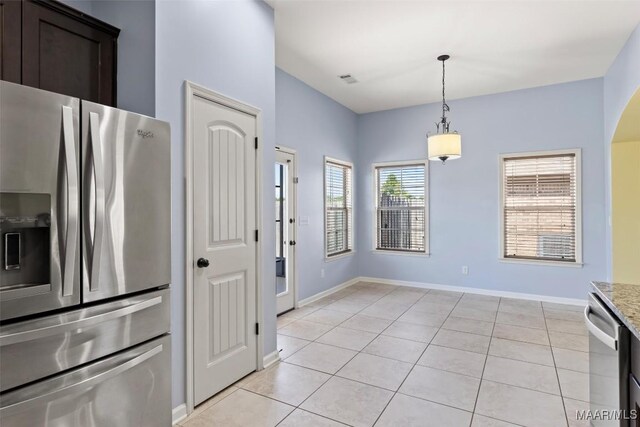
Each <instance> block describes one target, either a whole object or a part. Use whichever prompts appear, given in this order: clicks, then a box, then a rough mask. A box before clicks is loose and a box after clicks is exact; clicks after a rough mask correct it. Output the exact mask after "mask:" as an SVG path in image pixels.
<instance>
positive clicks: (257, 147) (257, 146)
mask: <svg viewBox="0 0 640 427" xmlns="http://www.w3.org/2000/svg"><path fill="white" fill-rule="evenodd" d="M257 149H258V137H257V136H256V150H257Z"/></svg>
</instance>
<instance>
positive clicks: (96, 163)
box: [89, 112, 105, 291]
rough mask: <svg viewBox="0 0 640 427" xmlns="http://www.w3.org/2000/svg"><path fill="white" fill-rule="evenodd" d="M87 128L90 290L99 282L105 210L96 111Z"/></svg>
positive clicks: (92, 113)
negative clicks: (91, 181)
mask: <svg viewBox="0 0 640 427" xmlns="http://www.w3.org/2000/svg"><path fill="white" fill-rule="evenodd" d="M89 128H90V130H91V152H92V156H91V157H92V159H93V170H94V174H95V183H96V184H95V188H96V198H95V203H96V211H95V230H94V237H93V250H92V258H91V279H90V286H89V288H90V290H92V291H94V290H97V289H98V286H99V283H100V259H101V252H102V239H103V235H104V212H105V187H104V163H103V161H102V140H101V138H100V116H98V113H95V112H90V113H89Z"/></svg>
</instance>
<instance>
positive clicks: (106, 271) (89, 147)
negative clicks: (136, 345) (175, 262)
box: [82, 101, 171, 302]
mask: <svg viewBox="0 0 640 427" xmlns="http://www.w3.org/2000/svg"><path fill="white" fill-rule="evenodd" d="M170 153H171V145H170V130H169V124H168V123H166V122H162V121H160V120H156V119H153V118H151V117H146V116H141V115H139V114H134V113H130V112H127V111H123V110H118V109H116V108H110V107H105V106H104V105H99V104H94V103H92V102H87V101H82V191H83V193H82V215H83V216H82V218H83V222H82V224H83V231H82V235H83V253H84V256H83V294H82V298H83V301H85V302H86V301H96V300H99V299H103V298H111V297H114V296H117V295H124V294H128V293H131V292H138V291H141V290H144V289H149V288H153V287H158V286H162V285H167V284H169V282H170V281H171V154H170Z"/></svg>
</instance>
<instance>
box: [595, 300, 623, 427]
mask: <svg viewBox="0 0 640 427" xmlns="http://www.w3.org/2000/svg"><path fill="white" fill-rule="evenodd" d="M584 320H585V323H586V325H587V329H589V394H590V403H591V414H590V421H591V425H592V426H594V427H613V426H616V427H627V426H629V421H628V415H629V414H628V409H629V408H628V404H629V386H628V385H629V379H628V378H629V330H628V329H627V328H626V327H625V326H624V325H623V324H622V323H620V321H619V320H618V319H617V317H616V316H615V315H614V314H613V313H611V311H610V310H609V309H608V308H607V307H606V306H605V305H604V303H603V302H602V301H601V300H600V298H599V297H598V296H597V295H596V294H594V293H590V294H589V305H587V306H586V307H585V309H584Z"/></svg>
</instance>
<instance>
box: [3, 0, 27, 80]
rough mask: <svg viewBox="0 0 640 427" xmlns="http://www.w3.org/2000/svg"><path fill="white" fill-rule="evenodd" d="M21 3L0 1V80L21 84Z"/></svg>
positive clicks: (10, 0) (11, 0)
mask: <svg viewBox="0 0 640 427" xmlns="http://www.w3.org/2000/svg"><path fill="white" fill-rule="evenodd" d="M21 21H22V3H21V2H20V1H17V0H2V1H0V58H1V59H0V78H1V79H2V80H7V81H10V82H13V83H21V81H22V77H21V72H22V70H21V64H22V52H21V51H20V45H21V38H22V34H21Z"/></svg>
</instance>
